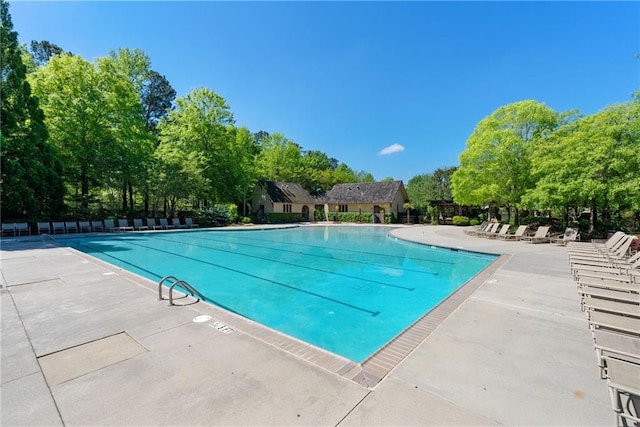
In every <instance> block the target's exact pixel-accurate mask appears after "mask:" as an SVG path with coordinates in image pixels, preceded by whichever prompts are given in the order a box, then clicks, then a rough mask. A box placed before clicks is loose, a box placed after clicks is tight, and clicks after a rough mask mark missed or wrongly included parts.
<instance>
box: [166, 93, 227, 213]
mask: <svg viewBox="0 0 640 427" xmlns="http://www.w3.org/2000/svg"><path fill="white" fill-rule="evenodd" d="M233 125H234V118H233V113H232V112H231V110H230V109H229V106H228V105H227V103H226V101H225V100H224V98H223V97H222V96H220V95H219V94H217V93H215V92H214V91H212V90H210V89H207V88H200V89H195V90H193V91H192V92H191V93H189V94H187V95H186V96H184V97H182V98H178V99H177V100H176V108H175V109H174V110H172V111H170V112H169V113H168V115H167V118H166V119H162V120H160V123H159V124H158V135H159V139H160V145H159V146H158V149H160V151H159V153H160V154H162V153H164V152H173V151H175V150H174V149H172V150H167V149H166V148H163V146H166V145H171V146H174V147H175V149H177V150H181V151H183V152H184V153H186V155H187V157H188V158H189V159H190V161H193V162H197V166H196V169H199V170H201V171H202V173H203V177H202V178H203V180H201V182H205V183H206V185H204V186H203V187H200V188H198V187H194V194H195V195H197V197H198V198H199V199H201V200H202V201H203V202H205V203H207V202H208V201H215V202H218V201H228V200H229V198H228V197H229V195H230V193H231V194H233V192H234V183H233V182H232V179H233V177H234V176H233V174H230V173H229V170H230V168H233V167H234V166H233V165H232V163H231V157H230V153H232V152H233V151H232V147H231V146H232V143H233V141H234V139H235V135H234V133H233ZM183 169H186V165H184V167H183ZM194 184H195V183H194Z"/></svg>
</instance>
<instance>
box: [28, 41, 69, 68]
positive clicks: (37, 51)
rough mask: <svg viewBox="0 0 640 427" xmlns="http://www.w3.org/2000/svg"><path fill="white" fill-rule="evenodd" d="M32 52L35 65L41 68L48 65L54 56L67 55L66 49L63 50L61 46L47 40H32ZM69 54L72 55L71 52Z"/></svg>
mask: <svg viewBox="0 0 640 427" xmlns="http://www.w3.org/2000/svg"><path fill="white" fill-rule="evenodd" d="M30 52H31V55H32V56H33V59H34V61H35V63H36V64H37V65H39V66H43V65H44V64H46V63H47V61H49V59H51V57H52V56H55V55H61V54H63V53H65V51H64V49H62V48H61V47H60V46H58V45H57V44H55V43H51V42H50V41H47V40H42V41H36V40H31V49H30ZM67 53H68V54H69V55H71V52H67Z"/></svg>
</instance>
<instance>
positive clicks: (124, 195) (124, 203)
mask: <svg viewBox="0 0 640 427" xmlns="http://www.w3.org/2000/svg"><path fill="white" fill-rule="evenodd" d="M126 213H127V183H126V182H123V183H122V214H123V215H126Z"/></svg>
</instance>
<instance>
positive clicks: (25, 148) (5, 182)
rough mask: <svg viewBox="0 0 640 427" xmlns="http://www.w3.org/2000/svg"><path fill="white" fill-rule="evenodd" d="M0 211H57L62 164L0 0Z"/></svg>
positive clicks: (25, 215)
mask: <svg viewBox="0 0 640 427" xmlns="http://www.w3.org/2000/svg"><path fill="white" fill-rule="evenodd" d="M0 25H1V26H0V49H1V53H2V54H1V56H0V103H1V106H0V117H2V126H1V132H0V161H1V168H2V171H1V182H2V187H1V192H2V195H1V196H2V197H1V202H0V206H1V210H2V216H3V220H5V219H18V218H21V219H31V220H35V219H39V218H41V217H54V216H58V215H61V213H62V209H63V196H64V187H63V185H62V178H61V176H60V175H61V173H62V166H61V163H60V162H59V160H58V156H57V153H56V151H55V150H54V149H53V148H52V147H51V146H50V145H48V144H47V142H46V140H47V136H48V135H47V129H46V126H45V124H44V115H43V112H42V110H41V109H40V107H39V104H38V100H37V99H36V98H35V97H33V96H32V95H31V86H30V85H29V83H28V82H27V80H26V68H25V66H24V64H23V62H22V50H21V49H20V47H19V45H18V34H17V33H16V32H15V31H13V23H12V21H11V15H10V14H9V5H8V3H7V2H6V1H4V0H2V1H0Z"/></svg>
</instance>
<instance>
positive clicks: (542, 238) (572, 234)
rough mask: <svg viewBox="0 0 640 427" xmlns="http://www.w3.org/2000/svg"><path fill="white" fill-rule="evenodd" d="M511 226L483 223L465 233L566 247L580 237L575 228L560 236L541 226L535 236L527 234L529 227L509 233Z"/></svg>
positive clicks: (523, 226)
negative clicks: (551, 233)
mask: <svg viewBox="0 0 640 427" xmlns="http://www.w3.org/2000/svg"><path fill="white" fill-rule="evenodd" d="M509 228H510V225H509V224H503V225H502V226H501V225H500V223H498V222H483V223H482V224H480V225H479V226H478V227H477V228H469V229H466V230H465V233H466V234H468V235H471V236H477V237H484V238H490V239H501V240H512V241H523V242H529V243H557V244H562V245H566V244H567V243H568V242H572V241H575V240H577V239H578V238H579V237H580V234H579V233H578V230H577V229H575V228H567V229H566V230H565V232H564V233H563V234H561V235H558V236H553V235H550V234H549V230H550V227H548V226H540V227H538V229H537V230H536V232H535V234H533V235H529V234H527V231H528V229H529V228H528V226H526V225H521V226H519V227H518V229H517V230H516V231H515V232H514V233H513V234H510V233H509Z"/></svg>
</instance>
